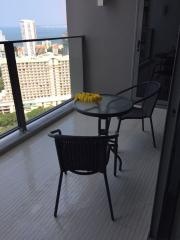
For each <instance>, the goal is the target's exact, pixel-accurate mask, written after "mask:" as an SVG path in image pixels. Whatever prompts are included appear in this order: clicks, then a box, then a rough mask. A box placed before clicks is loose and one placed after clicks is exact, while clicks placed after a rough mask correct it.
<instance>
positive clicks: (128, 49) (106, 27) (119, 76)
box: [67, 0, 137, 93]
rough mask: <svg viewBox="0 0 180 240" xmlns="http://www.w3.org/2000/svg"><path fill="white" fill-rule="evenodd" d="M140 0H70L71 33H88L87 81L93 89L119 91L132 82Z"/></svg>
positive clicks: (69, 27) (68, 8)
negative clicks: (101, 2) (102, 0)
mask: <svg viewBox="0 0 180 240" xmlns="http://www.w3.org/2000/svg"><path fill="white" fill-rule="evenodd" d="M136 4H137V0H136V1H132V0H121V1H119V0H113V1H111V0H107V1H105V6H104V7H98V6H97V0H94V1H89V0H76V1H74V0H67V21H68V32H69V35H85V36H86V48H85V49H86V52H85V54H86V58H85V60H86V61H85V63H86V71H85V75H86V79H85V80H86V82H85V87H86V89H87V90H90V91H100V92H111V93H114V92H117V89H124V88H126V87H128V86H130V85H131V82H132V67H133V65H132V63H133V59H132V58H133V51H134V39H135V22H136Z"/></svg>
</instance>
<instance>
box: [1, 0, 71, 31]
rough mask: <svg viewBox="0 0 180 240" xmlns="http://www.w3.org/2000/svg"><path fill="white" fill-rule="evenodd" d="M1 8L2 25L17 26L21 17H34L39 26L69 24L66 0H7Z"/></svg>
mask: <svg viewBox="0 0 180 240" xmlns="http://www.w3.org/2000/svg"><path fill="white" fill-rule="evenodd" d="M9 6H11V7H9ZM1 9H3V11H2V12H1V15H0V26H1V27H17V26H18V25H19V20H21V19H33V20H34V21H35V22H36V24H37V25H39V26H48V27H50V26H53V27H55V26H66V25H67V23H66V3H65V0H53V1H51V0H46V2H44V0H37V1H36V0H32V1H28V2H26V1H24V0H16V1H10V0H6V1H3V2H2V3H1ZM7 13H8V14H7Z"/></svg>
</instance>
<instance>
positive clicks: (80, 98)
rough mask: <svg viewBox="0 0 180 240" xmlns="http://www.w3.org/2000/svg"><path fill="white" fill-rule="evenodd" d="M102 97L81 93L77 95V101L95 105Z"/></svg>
mask: <svg viewBox="0 0 180 240" xmlns="http://www.w3.org/2000/svg"><path fill="white" fill-rule="evenodd" d="M101 99H102V97H101V96H100V95H99V94H98V93H88V92H80V93H77V94H76V95H75V100H76V101H81V102H87V103H93V102H99V101H101Z"/></svg>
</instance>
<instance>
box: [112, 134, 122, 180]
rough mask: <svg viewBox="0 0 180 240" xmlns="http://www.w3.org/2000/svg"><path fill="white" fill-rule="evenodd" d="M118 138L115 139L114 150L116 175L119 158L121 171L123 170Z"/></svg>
mask: <svg viewBox="0 0 180 240" xmlns="http://www.w3.org/2000/svg"><path fill="white" fill-rule="evenodd" d="M117 141H118V138H117V139H116V140H115V143H114V146H113V149H111V150H112V152H113V153H114V176H115V177H116V169H117V159H118V160H119V171H121V170H122V160H121V158H120V156H119V155H118V143H117Z"/></svg>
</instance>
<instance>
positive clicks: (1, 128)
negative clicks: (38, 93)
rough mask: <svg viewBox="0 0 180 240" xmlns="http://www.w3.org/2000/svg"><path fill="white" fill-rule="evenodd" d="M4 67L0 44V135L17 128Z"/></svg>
mask: <svg viewBox="0 0 180 240" xmlns="http://www.w3.org/2000/svg"><path fill="white" fill-rule="evenodd" d="M5 66H7V59H6V55H5V52H4V45H3V44H0V135H3V134H4V133H6V132H9V131H10V130H12V129H14V128H17V126H18V124H17V117H16V110H15V105H14V100H13V94H12V88H11V84H9V85H8V87H6V82H7V81H5V79H9V72H8V71H7V68H6V67H5ZM7 96H9V97H10V99H11V100H10V99H9V98H8V97H7Z"/></svg>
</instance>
